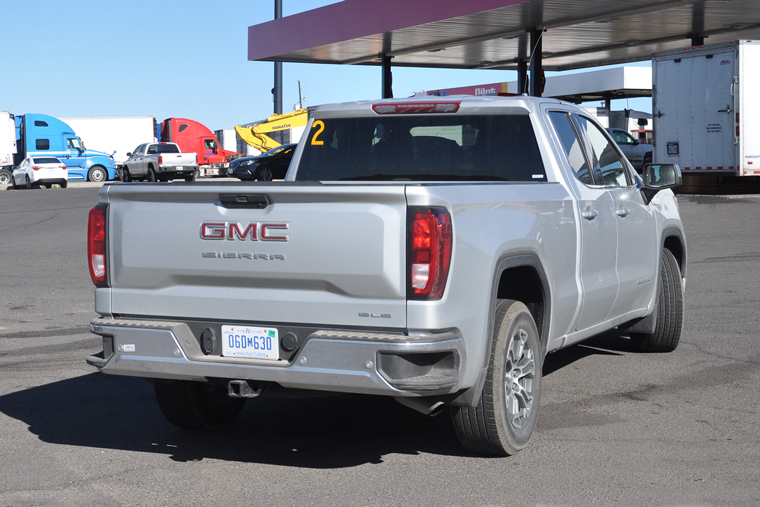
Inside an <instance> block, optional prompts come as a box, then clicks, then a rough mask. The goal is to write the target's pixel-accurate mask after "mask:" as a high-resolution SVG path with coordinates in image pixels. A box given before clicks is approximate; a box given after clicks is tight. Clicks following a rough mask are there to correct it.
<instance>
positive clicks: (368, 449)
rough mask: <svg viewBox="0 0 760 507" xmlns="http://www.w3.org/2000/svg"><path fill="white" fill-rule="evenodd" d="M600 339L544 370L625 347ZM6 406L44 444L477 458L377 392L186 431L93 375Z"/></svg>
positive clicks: (270, 459)
mask: <svg viewBox="0 0 760 507" xmlns="http://www.w3.org/2000/svg"><path fill="white" fill-rule="evenodd" d="M598 340H599V342H598V343H597V344H595V345H594V344H593V342H592V345H589V342H585V344H584V345H576V346H572V347H569V348H567V349H565V350H562V351H559V352H557V353H554V354H551V355H549V356H548V357H547V359H546V363H545V365H544V375H545V376H546V375H550V374H551V373H552V372H554V371H557V370H558V369H561V368H564V367H566V366H567V365H569V364H572V363H574V362H575V361H578V360H580V359H582V358H584V357H588V356H590V355H594V354H619V352H616V350H617V349H618V348H620V350H626V347H627V346H628V345H627V344H626V342H627V341H628V340H626V339H624V338H616V337H615V336H614V335H613V336H611V337H610V336H607V337H606V338H604V339H603V340H602V339H598ZM599 347H604V348H599ZM0 412H2V413H4V414H6V415H7V416H9V417H12V418H14V419H17V420H19V421H23V422H24V423H26V424H27V425H28V426H29V431H30V432H31V433H33V434H35V435H37V436H38V437H39V439H40V440H41V441H43V442H47V443H52V444H60V445H73V446H84V447H92V448H99V449H112V450H117V451H118V450H121V451H133V452H149V453H158V454H165V455H167V456H169V457H170V459H172V460H175V461H180V462H188V461H200V460H203V459H204V458H211V459H219V460H224V461H237V462H244V463H265V464H276V465H283V466H291V467H305V468H319V469H321V468H343V467H353V466H358V465H363V464H367V463H382V462H383V456H385V455H389V454H409V455H416V454H420V453H429V454H438V455H447V456H470V455H471V454H470V453H468V452H467V451H465V450H464V449H462V448H461V447H460V446H459V443H458V441H457V438H456V435H455V434H454V430H453V427H452V425H451V421H450V417H449V414H448V410H445V411H444V412H443V413H442V414H440V415H439V416H438V417H433V418H431V417H428V416H425V415H422V414H419V413H417V412H415V411H413V410H410V409H408V408H406V407H403V406H402V405H400V404H398V403H397V402H396V401H394V400H393V399H391V398H386V397H381V396H359V395H336V396H325V397H315V398H264V397H262V398H255V399H251V400H248V402H247V403H246V406H245V407H244V409H243V411H242V412H241V414H240V415H239V416H238V418H237V419H236V420H235V421H233V423H232V424H231V425H229V426H227V427H225V428H224V429H222V430H220V431H214V432H200V431H187V430H182V429H179V428H176V427H174V426H172V425H171V424H170V423H168V422H167V421H166V420H165V419H164V417H163V415H162V414H161V412H160V410H159V408H158V405H157V404H156V401H155V395H154V393H153V387H152V385H151V384H150V383H148V382H146V381H145V380H142V379H137V378H129V377H113V376H109V375H104V374H101V373H92V374H89V375H84V376H81V377H75V378H71V379H66V380H62V381H59V382H54V383H51V384H46V385H42V386H39V387H34V388H30V389H26V390H23V391H18V392H15V393H11V394H7V395H5V396H0ZM544 415H546V414H544Z"/></svg>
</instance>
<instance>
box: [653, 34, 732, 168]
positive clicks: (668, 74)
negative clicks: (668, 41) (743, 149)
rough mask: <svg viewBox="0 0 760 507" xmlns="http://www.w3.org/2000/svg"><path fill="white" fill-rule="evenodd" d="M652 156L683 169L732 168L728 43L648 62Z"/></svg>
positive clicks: (730, 71) (729, 55) (660, 161)
mask: <svg viewBox="0 0 760 507" xmlns="http://www.w3.org/2000/svg"><path fill="white" fill-rule="evenodd" d="M654 65H655V67H656V68H655V69H654V76H655V83H654V84H655V88H656V93H657V102H656V104H657V111H653V113H654V115H655V121H656V125H655V131H656V132H657V134H656V135H657V145H656V146H655V150H656V153H655V159H656V161H657V162H659V163H675V164H679V165H680V166H681V169H682V170H683V171H731V172H734V171H735V170H736V147H735V145H734V118H735V112H736V111H735V107H734V97H733V89H734V86H733V82H734V75H735V71H734V69H735V68H736V62H735V50H734V48H733V47H730V48H724V49H718V50H716V51H715V52H711V53H704V52H702V53H699V54H696V55H693V56H692V55H689V54H688V53H686V54H684V55H683V56H680V55H679V56H678V57H677V56H675V55H674V56H673V57H672V58H668V59H662V60H657V61H655V62H654Z"/></svg>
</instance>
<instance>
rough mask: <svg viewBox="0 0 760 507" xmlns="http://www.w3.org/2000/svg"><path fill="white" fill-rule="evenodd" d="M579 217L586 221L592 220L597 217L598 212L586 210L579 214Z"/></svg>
mask: <svg viewBox="0 0 760 507" xmlns="http://www.w3.org/2000/svg"><path fill="white" fill-rule="evenodd" d="M581 216H582V217H583V218H585V219H586V220H593V219H594V218H596V217H598V216H599V212H598V211H596V210H595V209H586V210H583V213H581Z"/></svg>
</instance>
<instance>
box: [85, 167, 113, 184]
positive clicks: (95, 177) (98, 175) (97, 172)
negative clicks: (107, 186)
mask: <svg viewBox="0 0 760 507" xmlns="http://www.w3.org/2000/svg"><path fill="white" fill-rule="evenodd" d="M107 179H108V173H107V172H106V170H105V168H104V167H103V166H101V165H96V166H92V167H91V168H90V171H89V172H88V173H87V181H95V182H97V183H100V182H101V181H106V180H107Z"/></svg>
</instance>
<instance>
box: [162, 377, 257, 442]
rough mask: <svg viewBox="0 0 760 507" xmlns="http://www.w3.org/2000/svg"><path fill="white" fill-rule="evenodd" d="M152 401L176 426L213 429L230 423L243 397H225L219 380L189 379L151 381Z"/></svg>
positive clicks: (224, 390) (243, 402)
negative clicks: (200, 380) (153, 393)
mask: <svg viewBox="0 0 760 507" xmlns="http://www.w3.org/2000/svg"><path fill="white" fill-rule="evenodd" d="M153 390H154V391H155V393H156V401H158V406H159V408H160V409H161V412H162V413H163V414H164V417H166V419H167V420H168V421H169V422H170V423H172V424H174V425H175V426H179V427H180V428H187V429H191V430H214V429H218V428H221V427H222V426H224V425H225V424H228V423H230V422H231V421H232V420H233V419H235V417H237V415H238V414H239V413H240V411H241V410H242V409H243V405H244V404H245V398H230V397H229V396H227V386H225V385H224V384H223V383H221V382H191V381H189V380H177V381H168V382H167V381H163V382H155V383H154V384H153Z"/></svg>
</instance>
